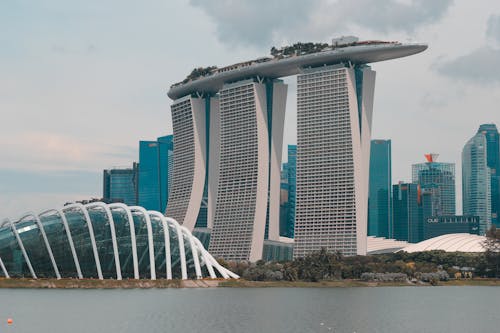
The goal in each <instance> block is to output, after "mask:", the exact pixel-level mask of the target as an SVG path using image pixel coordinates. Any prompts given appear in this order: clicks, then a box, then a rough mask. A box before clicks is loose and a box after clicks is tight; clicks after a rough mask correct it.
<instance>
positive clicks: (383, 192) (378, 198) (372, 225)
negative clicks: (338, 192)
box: [368, 140, 393, 238]
mask: <svg viewBox="0 0 500 333" xmlns="http://www.w3.org/2000/svg"><path fill="white" fill-rule="evenodd" d="M392 231H393V227H392V172H391V140H372V141H371V148H370V185H369V193H368V235H369V236H376V237H386V238H392Z"/></svg>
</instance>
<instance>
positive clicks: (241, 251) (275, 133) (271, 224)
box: [209, 79, 287, 261]
mask: <svg viewBox="0 0 500 333" xmlns="http://www.w3.org/2000/svg"><path fill="white" fill-rule="evenodd" d="M286 92H287V86H286V85H285V84H283V83H282V82H281V81H272V80H268V81H262V80H254V79H251V80H244V81H240V82H236V83H232V84H227V85H225V86H224V87H223V88H222V90H221V91H219V102H220V119H219V120H220V152H219V153H220V158H219V159H220V164H219V169H218V175H217V178H218V179H217V180H218V181H217V196H216V200H215V211H214V215H213V226H212V234H211V239H210V245H209V249H210V251H213V252H214V255H215V256H221V257H224V258H225V259H230V260H251V261H256V260H259V259H261V257H262V249H263V244H264V243H263V242H264V235H265V234H266V225H267V233H268V238H269V239H275V240H277V239H278V238H279V207H280V166H281V151H282V145H283V126H284V116H285V104H286Z"/></svg>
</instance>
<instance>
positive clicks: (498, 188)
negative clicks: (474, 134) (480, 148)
mask: <svg viewBox="0 0 500 333" xmlns="http://www.w3.org/2000/svg"><path fill="white" fill-rule="evenodd" d="M478 133H482V134H483V135H484V136H485V137H486V150H487V154H486V155H487V157H486V163H487V165H488V168H490V173H491V175H490V179H491V182H490V188H491V222H492V223H493V224H495V225H496V226H497V228H498V227H500V220H499V213H500V212H499V210H500V144H499V141H500V139H499V133H498V129H497V127H496V125H495V124H483V125H481V126H479V130H478Z"/></svg>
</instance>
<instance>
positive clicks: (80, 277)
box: [38, 209, 83, 279]
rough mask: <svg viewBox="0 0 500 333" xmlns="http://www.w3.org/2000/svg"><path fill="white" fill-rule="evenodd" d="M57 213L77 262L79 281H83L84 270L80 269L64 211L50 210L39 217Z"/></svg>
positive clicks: (74, 259)
mask: <svg viewBox="0 0 500 333" xmlns="http://www.w3.org/2000/svg"><path fill="white" fill-rule="evenodd" d="M52 212H55V213H57V215H59V217H60V218H61V221H62V223H63V226H64V230H65V231H66V237H68V242H69V247H70V249H71V254H72V255H73V261H74V262H75V267H76V274H77V275H78V278H79V279H83V275H82V270H81V268H80V261H79V260H78V256H77V254H76V250H75V244H74V243H73V237H72V236H71V231H70V230H69V225H68V220H67V219H66V216H65V215H64V213H63V211H62V210H61V209H50V210H46V211H44V212H41V213H40V214H38V216H43V215H45V214H48V213H52Z"/></svg>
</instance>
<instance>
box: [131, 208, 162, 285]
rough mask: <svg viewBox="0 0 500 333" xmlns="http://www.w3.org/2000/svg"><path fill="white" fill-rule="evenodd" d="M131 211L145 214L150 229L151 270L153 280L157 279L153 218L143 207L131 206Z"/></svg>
mask: <svg viewBox="0 0 500 333" xmlns="http://www.w3.org/2000/svg"><path fill="white" fill-rule="evenodd" d="M130 211H131V212H138V213H141V214H142V215H143V216H144V220H145V221H146V228H147V231H148V250H149V269H150V272H151V280H156V265H155V249H154V242H153V226H152V225H151V218H150V217H149V214H148V212H147V211H146V210H145V209H144V208H143V207H140V206H131V207H130Z"/></svg>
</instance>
